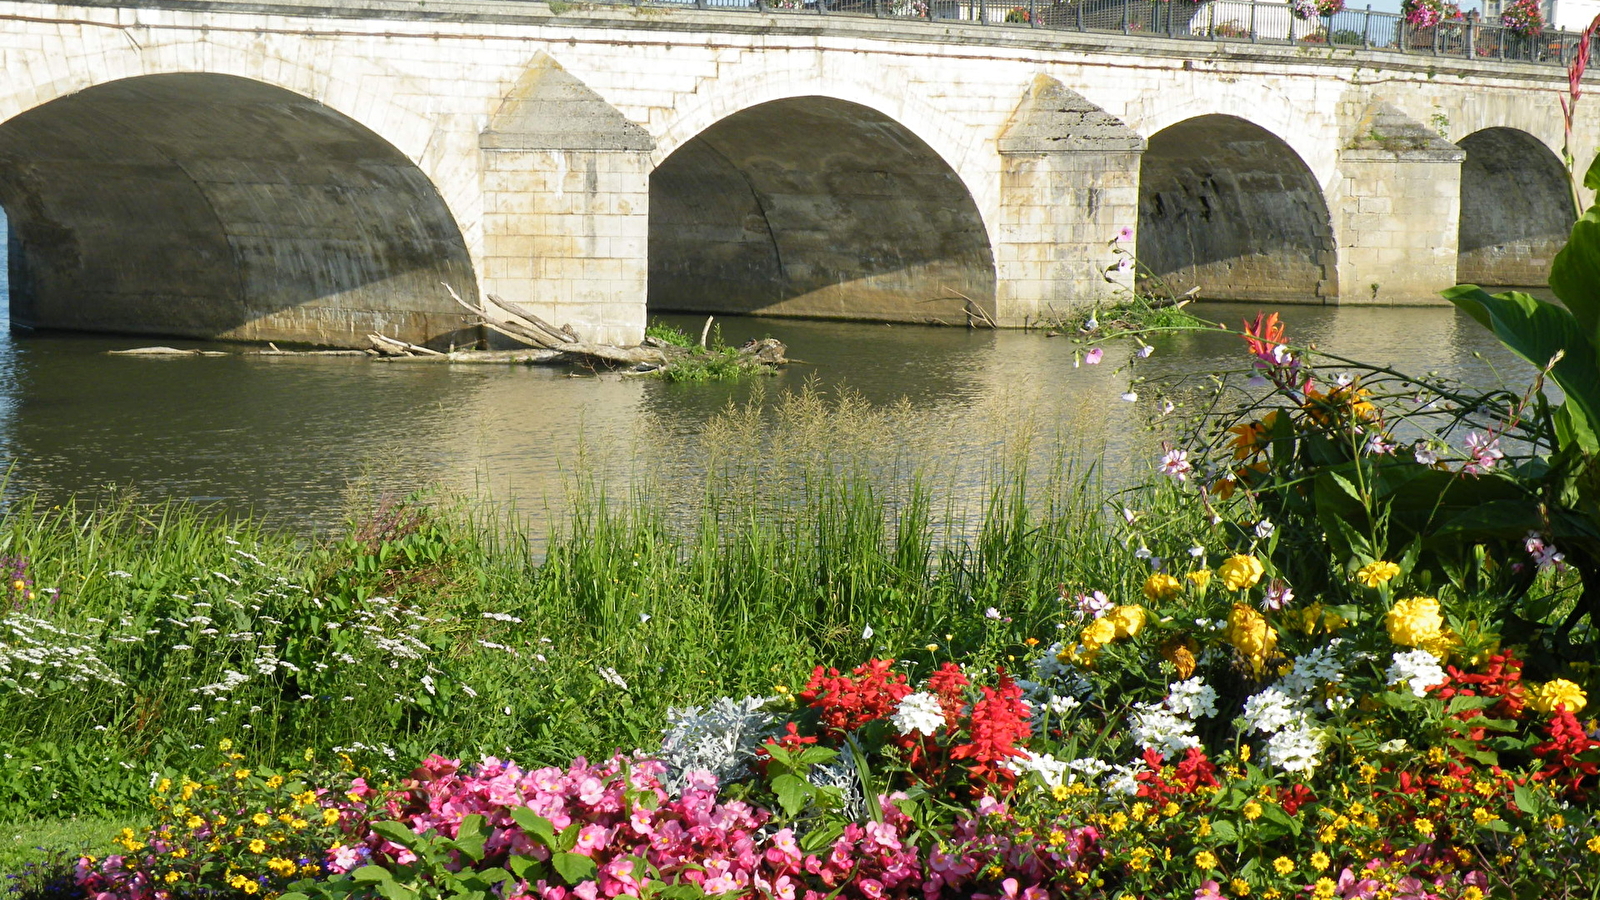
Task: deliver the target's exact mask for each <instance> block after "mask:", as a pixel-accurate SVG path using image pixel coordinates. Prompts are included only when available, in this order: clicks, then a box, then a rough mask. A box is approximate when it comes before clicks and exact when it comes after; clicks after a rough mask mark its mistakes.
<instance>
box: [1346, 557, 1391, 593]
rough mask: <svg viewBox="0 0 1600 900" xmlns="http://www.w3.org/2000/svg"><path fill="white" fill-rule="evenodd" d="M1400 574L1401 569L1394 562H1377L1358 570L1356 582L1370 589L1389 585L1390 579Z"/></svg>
mask: <svg viewBox="0 0 1600 900" xmlns="http://www.w3.org/2000/svg"><path fill="white" fill-rule="evenodd" d="M1399 574H1400V567H1399V566H1397V565H1395V564H1394V563H1392V562H1387V561H1385V560H1381V559H1380V560H1377V561H1375V562H1369V563H1367V564H1366V565H1364V566H1362V567H1361V568H1360V569H1358V570H1356V580H1357V581H1359V582H1361V583H1362V584H1364V585H1366V586H1367V587H1369V588H1375V587H1378V586H1379V585H1384V584H1388V583H1389V579H1391V578H1393V577H1395V576H1396V575H1399Z"/></svg>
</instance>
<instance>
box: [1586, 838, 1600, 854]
mask: <svg viewBox="0 0 1600 900" xmlns="http://www.w3.org/2000/svg"><path fill="white" fill-rule="evenodd" d="M1584 846H1585V847H1588V848H1589V852H1590V853H1600V834H1597V835H1595V836H1594V837H1592V838H1589V840H1588V841H1586V842H1585V843H1584Z"/></svg>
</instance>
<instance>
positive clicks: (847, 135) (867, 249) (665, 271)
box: [648, 95, 995, 323]
mask: <svg viewBox="0 0 1600 900" xmlns="http://www.w3.org/2000/svg"><path fill="white" fill-rule="evenodd" d="M667 152H669V153H670V155H667V156H665V157H664V158H662V159H661V160H660V162H659V164H658V166H657V167H656V169H655V171H654V172H653V173H652V174H651V176H650V239H649V255H650V274H649V291H648V296H649V304H650V308H651V310H652V311H658V310H659V311H667V310H678V311H695V312H736V313H747V314H764V315H793V316H808V317H822V318H847V319H871V320H884V321H941V322H947V323H960V322H963V321H965V320H966V318H967V317H969V316H971V317H975V318H978V319H983V318H985V317H988V318H991V319H992V317H993V316H994V315H995V265H994V254H993V251H992V245H991V242H990V238H989V233H988V229H987V228H986V226H985V224H984V220H983V216H982V214H981V212H980V210H979V206H978V204H977V202H976V201H975V199H974V197H973V193H972V191H971V190H970V189H969V188H968V186H967V183H966V182H965V181H964V180H963V179H962V177H961V175H960V174H959V173H958V172H957V170H956V169H955V168H953V167H952V165H951V164H950V163H949V162H948V161H947V160H946V158H945V157H944V156H943V155H942V154H940V153H939V152H937V151H936V150H935V149H934V148H933V147H932V146H930V145H929V144H928V143H927V142H926V141H924V140H923V139H922V138H921V137H919V136H918V135H917V134H915V133H913V131H912V130H911V129H910V128H908V127H906V126H905V125H903V124H901V123H900V122H899V121H897V120H896V119H895V118H893V117H892V116H890V115H888V114H886V113H885V112H883V111H881V110H880V109H879V108H876V107H874V106H870V105H866V104H863V103H857V102H853V101H850V100H843V99H839V98H837V97H833V96H822V95H805V96H790V97H784V98H780V99H773V100H768V101H765V102H761V103H756V104H753V105H750V106H746V107H744V108H742V109H739V110H737V111H735V112H733V113H731V114H729V115H727V116H726V117H724V118H722V119H720V120H718V121H716V122H715V123H713V124H711V125H709V126H707V127H705V128H704V129H703V130H701V131H700V132H699V133H697V134H696V135H694V136H693V137H692V138H689V139H687V140H685V139H683V138H682V137H681V136H679V137H678V138H677V139H676V140H674V141H673V146H672V147H671V148H670V150H669V151H667Z"/></svg>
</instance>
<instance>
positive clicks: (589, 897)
mask: <svg viewBox="0 0 1600 900" xmlns="http://www.w3.org/2000/svg"><path fill="white" fill-rule="evenodd" d="M572 894H573V896H575V897H581V898H583V900H597V898H599V896H600V886H599V885H597V884H595V883H594V882H592V881H580V882H578V884H577V886H576V887H574V888H573V889H572Z"/></svg>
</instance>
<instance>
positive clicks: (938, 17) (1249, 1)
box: [600, 0, 1600, 66]
mask: <svg viewBox="0 0 1600 900" xmlns="http://www.w3.org/2000/svg"><path fill="white" fill-rule="evenodd" d="M600 2H601V3H602V4H603V5H628V6H655V7H674V8H690V9H716V10H722V11H730V10H747V11H751V12H763V13H772V14H791V15H796V16H806V15H810V16H817V15H822V16H833V15H839V16H856V17H861V16H866V17H872V18H877V19H882V20H885V21H886V24H887V23H890V22H899V21H906V20H922V21H927V20H934V21H959V22H970V23H973V24H980V25H993V26H997V27H1009V28H1034V29H1046V30H1056V31H1075V32H1084V33H1100V34H1124V35H1136V36H1138V35H1149V36H1153V37H1160V38H1175V39H1185V40H1196V41H1232V42H1239V41H1245V42H1249V43H1255V44H1277V45H1282V46H1291V45H1292V46H1332V47H1336V48H1346V49H1353V50H1379V51H1389V52H1395V53H1405V54H1408V55H1413V56H1438V57H1454V58H1458V59H1478V60H1485V61H1492V60H1510V61H1515V62H1524V63H1540V64H1546V65H1552V66H1558V65H1559V66H1564V65H1566V64H1567V63H1569V62H1571V61H1572V58H1573V55H1574V54H1575V53H1576V52H1577V47H1578V39H1579V38H1580V37H1581V36H1582V35H1581V34H1580V33H1578V32H1569V31H1554V30H1550V29H1545V30H1543V31H1541V32H1539V33H1537V34H1526V33H1522V32H1520V31H1518V30H1516V29H1513V28H1508V27H1506V26H1503V25H1495V24H1488V23H1485V22H1482V21H1476V20H1473V19H1469V18H1460V19H1453V20H1444V21H1440V22H1439V23H1437V24H1435V25H1430V26H1418V25H1413V24H1411V23H1409V22H1407V21H1406V20H1405V18H1404V17H1403V16H1400V15H1398V14H1396V13H1386V12H1374V11H1373V10H1372V8H1371V7H1368V8H1366V9H1344V10H1341V11H1339V12H1337V13H1334V14H1333V15H1331V16H1312V17H1309V18H1302V17H1300V16H1299V15H1297V14H1296V12H1295V8H1294V7H1293V6H1292V5H1291V4H1288V3H1283V2H1273V0H1198V2H1197V0H1070V2H1050V0H600ZM888 27H893V25H889V26H888ZM1597 57H1600V46H1596V47H1595V48H1594V49H1593V50H1592V51H1591V60H1594V59H1596V58H1597Z"/></svg>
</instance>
